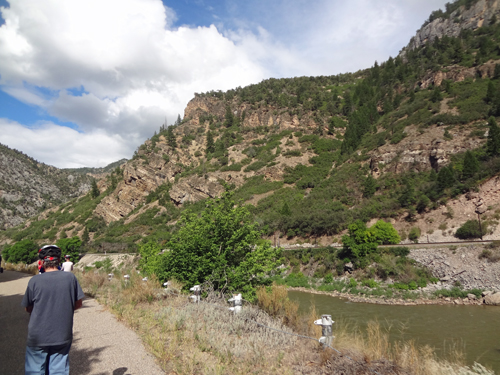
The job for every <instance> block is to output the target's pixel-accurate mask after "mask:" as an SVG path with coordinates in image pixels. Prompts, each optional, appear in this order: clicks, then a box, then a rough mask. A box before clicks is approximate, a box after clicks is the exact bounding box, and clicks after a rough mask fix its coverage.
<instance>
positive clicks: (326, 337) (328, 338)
mask: <svg viewBox="0 0 500 375" xmlns="http://www.w3.org/2000/svg"><path fill="white" fill-rule="evenodd" d="M333 323H335V322H334V321H333V320H332V316H331V315H321V319H318V320H315V321H314V324H316V325H318V326H321V328H322V329H321V334H322V335H323V336H321V337H320V338H319V342H320V343H321V344H323V345H325V346H326V345H328V346H331V345H332V339H333V336H332V324H333Z"/></svg>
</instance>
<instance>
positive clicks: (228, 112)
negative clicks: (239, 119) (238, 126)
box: [224, 105, 234, 128]
mask: <svg viewBox="0 0 500 375" xmlns="http://www.w3.org/2000/svg"><path fill="white" fill-rule="evenodd" d="M233 123H234V116H233V112H232V111H231V107H230V106H229V105H227V106H226V119H225V121H224V126H225V127H226V128H230V127H231V126H233Z"/></svg>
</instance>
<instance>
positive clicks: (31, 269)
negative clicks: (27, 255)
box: [3, 263, 38, 275]
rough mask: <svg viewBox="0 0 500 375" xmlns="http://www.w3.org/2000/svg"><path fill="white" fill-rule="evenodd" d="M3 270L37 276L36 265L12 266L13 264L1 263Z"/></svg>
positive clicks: (19, 264)
mask: <svg viewBox="0 0 500 375" xmlns="http://www.w3.org/2000/svg"><path fill="white" fill-rule="evenodd" d="M3 269H4V270H7V271H17V272H23V273H28V274H30V275H37V274H38V267H37V266H36V264H21V263H18V264H14V263H3Z"/></svg>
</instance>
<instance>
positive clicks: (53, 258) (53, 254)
mask: <svg viewBox="0 0 500 375" xmlns="http://www.w3.org/2000/svg"><path fill="white" fill-rule="evenodd" d="M38 257H39V258H40V259H41V260H42V261H43V265H44V267H45V269H46V270H47V269H49V268H57V266H59V259H61V249H60V248H59V247H57V246H56V245H45V246H44V247H42V248H41V249H40V250H39V251H38Z"/></svg>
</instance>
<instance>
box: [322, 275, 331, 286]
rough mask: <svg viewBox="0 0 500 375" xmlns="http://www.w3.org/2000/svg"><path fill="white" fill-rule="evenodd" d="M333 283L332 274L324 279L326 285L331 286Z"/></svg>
mask: <svg viewBox="0 0 500 375" xmlns="http://www.w3.org/2000/svg"><path fill="white" fill-rule="evenodd" d="M332 282H333V275H332V274H331V273H329V274H327V275H326V276H325V277H324V278H323V283H325V284H330V283H332Z"/></svg>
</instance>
